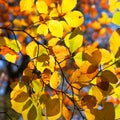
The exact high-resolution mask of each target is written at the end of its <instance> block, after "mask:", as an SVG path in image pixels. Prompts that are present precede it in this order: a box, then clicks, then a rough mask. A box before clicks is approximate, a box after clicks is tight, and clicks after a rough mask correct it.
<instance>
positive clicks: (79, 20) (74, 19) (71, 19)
mask: <svg viewBox="0 0 120 120" xmlns="http://www.w3.org/2000/svg"><path fill="white" fill-rule="evenodd" d="M64 19H65V20H66V22H67V23H68V25H69V26H71V27H75V28H76V27H79V26H80V25H82V24H83V22H84V16H83V14H82V13H81V12H80V11H72V12H69V13H67V14H66V15H65V16H64Z"/></svg>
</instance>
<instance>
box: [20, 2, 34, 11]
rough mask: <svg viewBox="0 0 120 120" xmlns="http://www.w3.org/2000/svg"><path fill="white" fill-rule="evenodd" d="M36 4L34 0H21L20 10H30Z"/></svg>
mask: <svg viewBox="0 0 120 120" xmlns="http://www.w3.org/2000/svg"><path fill="white" fill-rule="evenodd" d="M33 4H34V0H20V10H21V11H30V10H31V8H32V6H33Z"/></svg>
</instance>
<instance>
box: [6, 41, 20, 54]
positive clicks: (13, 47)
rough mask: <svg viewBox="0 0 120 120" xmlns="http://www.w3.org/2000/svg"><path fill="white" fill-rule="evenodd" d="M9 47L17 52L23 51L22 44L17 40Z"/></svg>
mask: <svg viewBox="0 0 120 120" xmlns="http://www.w3.org/2000/svg"><path fill="white" fill-rule="evenodd" d="M8 47H10V48H11V49H13V50H14V51H16V52H20V50H21V49H22V46H21V44H20V43H19V41H17V40H12V41H11V42H10V44H9V46H8Z"/></svg>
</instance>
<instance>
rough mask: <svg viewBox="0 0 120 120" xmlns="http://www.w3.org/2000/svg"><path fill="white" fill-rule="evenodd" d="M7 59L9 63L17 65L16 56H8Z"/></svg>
mask: <svg viewBox="0 0 120 120" xmlns="http://www.w3.org/2000/svg"><path fill="white" fill-rule="evenodd" d="M5 58H6V60H7V61H8V62H11V63H15V61H16V55H11V54H9V53H8V54H6V55H5Z"/></svg>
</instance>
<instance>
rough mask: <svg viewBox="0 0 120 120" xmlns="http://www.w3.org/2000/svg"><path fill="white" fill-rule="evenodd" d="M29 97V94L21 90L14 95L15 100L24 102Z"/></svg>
mask: <svg viewBox="0 0 120 120" xmlns="http://www.w3.org/2000/svg"><path fill="white" fill-rule="evenodd" d="M28 97H29V94H28V93H26V92H21V93H20V94H18V95H17V96H16V97H15V99H14V100H15V101H16V102H25V101H26V100H27V99H28Z"/></svg>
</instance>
